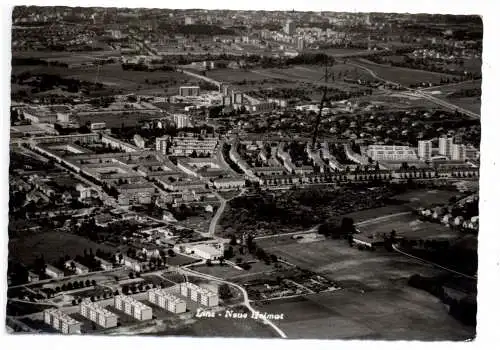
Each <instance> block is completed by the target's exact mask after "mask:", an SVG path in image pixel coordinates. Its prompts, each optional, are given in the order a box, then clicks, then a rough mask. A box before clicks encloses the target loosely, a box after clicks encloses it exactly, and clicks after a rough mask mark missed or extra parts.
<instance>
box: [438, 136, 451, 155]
mask: <svg viewBox="0 0 500 350" xmlns="http://www.w3.org/2000/svg"><path fill="white" fill-rule="evenodd" d="M452 145H453V137H446V136H442V137H440V138H439V154H440V155H442V156H445V157H451V147H452Z"/></svg>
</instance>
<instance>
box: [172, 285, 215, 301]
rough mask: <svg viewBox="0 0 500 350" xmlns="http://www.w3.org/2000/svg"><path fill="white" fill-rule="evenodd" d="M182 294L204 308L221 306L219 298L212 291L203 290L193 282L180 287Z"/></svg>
mask: <svg viewBox="0 0 500 350" xmlns="http://www.w3.org/2000/svg"><path fill="white" fill-rule="evenodd" d="M179 290H180V294H181V295H182V296H183V297H186V298H189V299H191V300H192V301H195V302H197V303H199V304H201V305H203V306H217V305H219V296H218V295H217V294H216V293H214V292H212V291H211V290H208V289H205V288H201V287H199V286H197V285H196V284H193V283H191V282H184V283H181V284H180V285H179Z"/></svg>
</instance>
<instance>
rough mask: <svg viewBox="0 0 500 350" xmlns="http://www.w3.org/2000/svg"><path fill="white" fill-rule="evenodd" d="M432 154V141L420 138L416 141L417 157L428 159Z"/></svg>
mask: <svg viewBox="0 0 500 350" xmlns="http://www.w3.org/2000/svg"><path fill="white" fill-rule="evenodd" d="M431 156H432V141H431V140H420V141H418V157H419V158H420V159H422V160H427V159H430V158H431Z"/></svg>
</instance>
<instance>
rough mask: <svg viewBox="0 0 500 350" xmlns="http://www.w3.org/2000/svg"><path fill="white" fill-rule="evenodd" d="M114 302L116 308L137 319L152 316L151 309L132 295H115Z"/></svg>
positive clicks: (147, 318)
mask: <svg viewBox="0 0 500 350" xmlns="http://www.w3.org/2000/svg"><path fill="white" fill-rule="evenodd" d="M114 302H115V304H114V305H115V308H116V309H117V310H120V311H123V312H124V313H126V314H127V315H130V316H132V317H134V318H135V319H137V320H140V321H144V320H150V319H152V318H153V309H152V308H150V307H149V306H147V305H144V304H143V303H141V302H139V301H137V300H135V299H134V298H132V297H129V296H127V295H122V294H120V295H117V296H115V300H114Z"/></svg>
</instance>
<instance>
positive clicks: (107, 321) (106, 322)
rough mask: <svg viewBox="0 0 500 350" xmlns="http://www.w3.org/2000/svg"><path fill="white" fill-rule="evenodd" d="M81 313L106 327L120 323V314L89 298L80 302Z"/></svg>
mask: <svg viewBox="0 0 500 350" xmlns="http://www.w3.org/2000/svg"><path fill="white" fill-rule="evenodd" d="M80 314H81V315H82V316H83V317H85V318H88V319H89V320H91V321H92V322H95V323H97V324H98V325H99V326H101V327H104V328H111V327H116V326H117V325H118V316H116V315H115V314H114V313H112V312H110V311H108V310H106V309H105V308H103V307H102V306H100V305H98V304H96V303H92V302H91V301H90V300H88V299H86V300H84V301H83V302H82V303H81V304H80Z"/></svg>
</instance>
